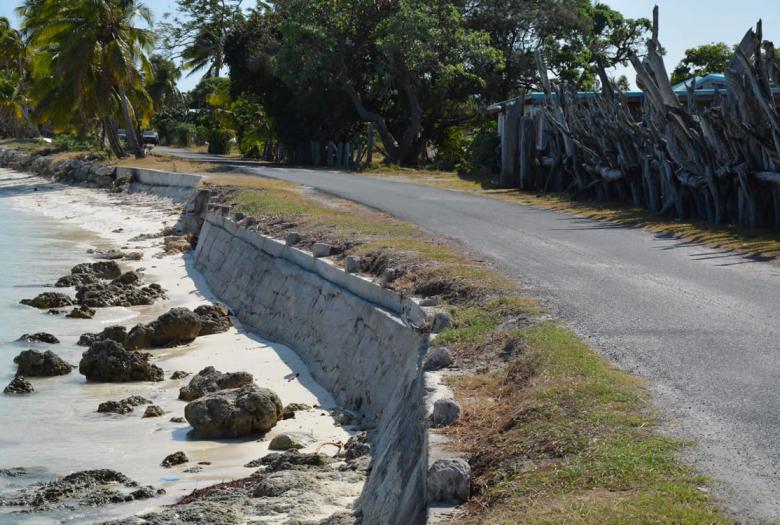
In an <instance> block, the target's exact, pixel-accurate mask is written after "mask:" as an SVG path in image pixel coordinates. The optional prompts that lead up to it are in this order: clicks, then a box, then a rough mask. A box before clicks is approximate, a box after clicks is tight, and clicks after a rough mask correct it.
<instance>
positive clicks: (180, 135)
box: [173, 122, 195, 148]
mask: <svg viewBox="0 0 780 525" xmlns="http://www.w3.org/2000/svg"><path fill="white" fill-rule="evenodd" d="M173 137H174V140H175V141H176V145H177V146H182V147H185V148H186V147H188V146H192V141H193V138H194V137H195V126H194V125H192V124H187V123H186V122H179V123H177V124H176V126H175V127H174V132H173Z"/></svg>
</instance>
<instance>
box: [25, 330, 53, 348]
mask: <svg viewBox="0 0 780 525" xmlns="http://www.w3.org/2000/svg"><path fill="white" fill-rule="evenodd" d="M19 341H24V342H25V343H47V344H50V345H56V344H59V343H60V340H59V339H57V338H56V337H54V336H53V335H51V334H49V333H46V332H38V333H35V334H24V335H23V336H22V337H20V338H19Z"/></svg>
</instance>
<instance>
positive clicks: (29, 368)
mask: <svg viewBox="0 0 780 525" xmlns="http://www.w3.org/2000/svg"><path fill="white" fill-rule="evenodd" d="M14 363H16V365H17V370H16V374H17V375H21V376H29V377H54V376H64V375H67V374H70V371H71V370H73V369H74V368H75V367H74V366H73V365H70V364H68V363H66V362H65V361H63V360H62V358H61V357H60V356H58V355H57V354H55V353H54V352H52V351H51V350H47V351H46V352H38V351H37V350H25V351H24V352H22V353H21V354H19V355H18V356H16V357H14Z"/></svg>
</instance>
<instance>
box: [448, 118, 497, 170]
mask: <svg viewBox="0 0 780 525" xmlns="http://www.w3.org/2000/svg"><path fill="white" fill-rule="evenodd" d="M500 152H501V141H500V139H499V137H498V131H497V130H496V127H495V124H494V123H493V122H492V121H490V122H487V123H485V124H483V125H482V126H480V128H478V129H477V130H476V132H475V134H474V136H473V137H472V139H471V143H470V144H469V145H468V147H467V155H466V159H465V161H464V162H463V163H461V164H460V165H458V166H457V168H458V171H459V172H461V173H466V174H469V175H474V176H488V175H490V174H492V173H496V172H498V169H499V165H500V155H501V153H500Z"/></svg>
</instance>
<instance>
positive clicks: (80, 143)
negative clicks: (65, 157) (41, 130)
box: [54, 133, 92, 151]
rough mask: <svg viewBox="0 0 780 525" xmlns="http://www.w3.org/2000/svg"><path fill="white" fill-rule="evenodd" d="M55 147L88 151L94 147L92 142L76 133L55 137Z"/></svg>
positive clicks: (61, 149)
mask: <svg viewBox="0 0 780 525" xmlns="http://www.w3.org/2000/svg"><path fill="white" fill-rule="evenodd" d="M54 147H55V148H56V149H57V150H59V151H88V150H90V149H92V144H91V143H90V142H89V141H86V140H81V139H79V138H78V137H77V136H75V135H70V134H67V133H65V134H62V135H57V136H56V137H55V138H54Z"/></svg>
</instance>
